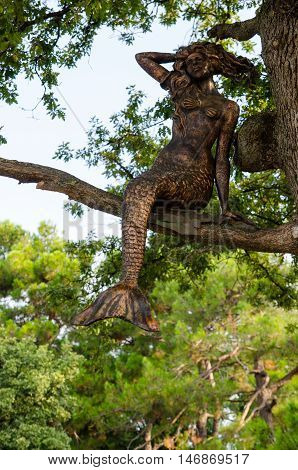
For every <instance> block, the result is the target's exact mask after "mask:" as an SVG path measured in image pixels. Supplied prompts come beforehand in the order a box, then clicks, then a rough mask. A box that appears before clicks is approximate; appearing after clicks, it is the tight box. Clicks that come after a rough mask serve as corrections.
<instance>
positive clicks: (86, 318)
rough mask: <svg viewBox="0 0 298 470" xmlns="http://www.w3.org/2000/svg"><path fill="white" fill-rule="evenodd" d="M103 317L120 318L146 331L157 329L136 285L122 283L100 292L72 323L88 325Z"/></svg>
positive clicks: (146, 302) (146, 303)
mask: <svg viewBox="0 0 298 470" xmlns="http://www.w3.org/2000/svg"><path fill="white" fill-rule="evenodd" d="M105 318H121V319H122V320H126V321H128V322H130V323H133V324H134V325H136V326H138V327H139V328H142V329H143V330H146V331H152V332H153V331H154V332H157V331H159V327H158V323H157V322H156V320H154V318H153V317H152V316H151V312H150V306H149V302H148V300H147V299H146V297H145V296H144V294H143V293H142V292H141V290H140V289H139V288H138V287H128V286H126V285H124V284H122V283H119V284H116V285H115V286H113V287H110V288H109V289H107V290H106V291H104V292H102V293H101V294H100V295H99V296H98V297H97V299H96V300H95V302H94V303H93V304H92V305H90V306H89V307H88V308H86V310H84V311H83V312H81V313H79V314H78V315H76V316H75V318H74V319H73V321H72V323H73V324H74V325H84V326H88V325H91V324H92V323H94V322H96V321H98V320H104V319H105Z"/></svg>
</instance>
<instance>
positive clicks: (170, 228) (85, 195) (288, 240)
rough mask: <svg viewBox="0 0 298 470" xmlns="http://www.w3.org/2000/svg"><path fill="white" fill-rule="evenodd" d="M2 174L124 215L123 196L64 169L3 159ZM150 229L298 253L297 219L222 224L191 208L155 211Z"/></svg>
mask: <svg viewBox="0 0 298 470" xmlns="http://www.w3.org/2000/svg"><path fill="white" fill-rule="evenodd" d="M0 176H6V177H8V178H13V179H16V180H18V181H19V182H20V183H37V184H36V188H37V189H42V190H47V191H54V192H58V193H62V194H65V195H67V196H68V197H69V198H70V199H72V200H74V201H78V202H80V203H82V204H85V205H86V206H88V207H90V208H92V209H96V210H99V211H103V212H106V213H108V214H112V215H115V216H117V217H120V216H121V205H122V200H121V198H120V197H118V196H116V195H114V194H111V193H108V192H106V191H103V190H102V189H99V188H96V187H95V186H92V185H91V184H89V183H86V182H85V181H82V180H80V179H79V178H76V177H75V176H72V175H70V174H69V173H66V172H64V171H61V170H56V169H54V168H50V167H46V166H43V165H37V164H33V163H25V162H18V161H15V160H6V159H4V158H0ZM149 228H150V229H151V230H154V231H156V232H159V233H164V234H168V235H175V236H180V237H182V238H183V239H185V240H187V241H192V242H199V243H201V244H202V245H204V246H210V247H212V246H227V247H229V248H233V249H235V248H243V249H245V250H252V251H260V252H267V253H292V254H298V225H297V223H295V222H291V223H287V224H284V225H280V226H279V227H276V228H273V229H258V228H256V227H254V226H252V225H250V224H248V223H247V224H246V223H244V222H233V223H229V224H226V225H219V224H218V217H216V216H211V215H208V214H204V213H203V214H200V213H198V212H197V211H191V210H189V211H180V212H177V211H176V212H163V213H160V212H159V213H157V214H156V213H153V214H152V215H151V217H150V221H149Z"/></svg>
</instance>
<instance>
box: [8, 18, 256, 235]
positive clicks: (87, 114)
mask: <svg viewBox="0 0 298 470" xmlns="http://www.w3.org/2000/svg"><path fill="white" fill-rule="evenodd" d="M245 16H246V17H247V15H245ZM250 16H251V15H250ZM190 32H191V25H190V23H186V22H182V21H181V22H179V24H177V25H175V26H174V27H171V28H164V27H161V26H159V25H156V26H155V27H154V28H153V31H152V32H151V33H147V34H146V35H140V36H139V37H138V38H137V39H136V40H135V42H134V44H133V45H132V46H127V45H126V44H125V43H123V42H121V41H119V40H118V39H117V35H116V33H113V32H111V30H109V29H108V28H102V30H101V32H100V33H99V34H98V36H97V37H96V39H95V42H94V46H93V48H92V53H91V56H90V57H88V58H84V59H82V60H81V61H80V62H79V63H78V65H77V67H76V68H74V69H70V70H64V71H62V73H61V75H60V85H59V90H60V92H61V93H62V95H63V96H64V98H65V99H66V101H67V103H68V105H69V106H67V105H66V104H65V103H64V102H63V100H62V99H61V97H60V96H59V93H57V97H58V98H60V99H61V103H62V104H63V105H64V107H66V110H67V114H66V120H65V121H61V120H58V119H55V120H51V119H50V117H49V116H48V115H47V114H46V112H45V111H44V109H43V108H42V106H39V107H38V109H37V110H35V111H34V116H32V112H31V111H24V110H23V109H21V108H27V109H32V108H33V107H34V105H35V104H36V102H37V101H38V98H39V97H40V96H41V89H40V86H39V83H38V82H37V81H34V82H31V83H30V84H28V83H25V81H24V80H22V79H20V80H19V85H20V86H19V91H20V102H19V104H18V105H17V106H15V105H14V106H8V105H5V104H3V103H2V104H1V106H0V109H1V116H2V119H1V124H2V125H4V128H3V129H2V133H3V134H4V135H5V137H6V138H7V140H8V144H7V145H4V146H1V149H0V156H1V157H3V158H8V159H14V160H19V161H27V162H32V163H39V164H41V165H46V166H52V167H54V168H58V169H61V170H64V171H67V172H69V173H71V174H73V175H75V176H77V177H79V178H81V179H82V180H85V181H88V182H89V183H91V184H93V185H95V186H98V187H101V188H104V187H105V185H106V183H107V182H106V181H105V178H104V177H103V176H102V175H101V172H102V169H101V168H100V167H98V168H94V167H93V168H91V169H88V168H87V166H86V165H85V164H84V162H80V161H74V162H69V163H63V162H58V161H56V160H53V159H52V157H53V155H54V153H55V150H56V149H57V147H58V146H59V144H61V143H62V142H63V141H69V142H70V143H71V146H72V147H74V148H79V147H82V146H83V145H84V144H85V143H86V134H85V131H84V128H85V129H88V128H89V125H88V121H89V119H90V118H91V117H92V116H94V115H96V116H97V117H98V118H99V119H100V120H101V121H102V122H103V123H104V124H107V123H108V119H109V117H110V115H111V114H113V113H115V112H117V111H119V110H120V109H122V108H123V107H124V106H125V105H126V103H127V92H126V87H127V86H128V85H132V84H135V85H136V87H137V88H138V89H141V90H143V91H144V92H145V93H146V95H147V97H148V105H150V104H153V103H154V102H155V101H156V100H157V98H159V97H163V96H164V93H165V92H164V91H163V90H162V89H161V88H160V86H159V85H158V83H157V82H155V81H154V80H153V79H152V78H151V77H150V76H149V75H147V74H146V73H145V72H144V71H143V70H142V69H141V68H140V67H139V66H138V64H137V63H136V61H135V58H134V56H135V54H136V53H137V52H143V51H149V50H151V51H154V50H156V51H161V52H171V51H173V50H174V49H176V48H177V47H178V46H181V45H183V44H187V43H188V42H189V38H190ZM70 108H71V109H72V110H73V112H74V114H75V115H76V116H77V119H78V120H79V121H80V123H79V122H78V120H77V119H76V118H75V116H74V115H73V113H72V112H71V110H70ZM0 183H1V185H0V201H1V203H0V204H1V205H0V221H2V220H5V219H9V220H11V221H12V222H14V223H18V224H20V225H21V226H22V227H23V228H25V229H27V230H30V231H32V232H33V231H36V229H37V227H38V225H39V223H40V221H42V220H46V221H51V222H52V223H54V224H55V225H56V227H57V229H58V232H59V234H60V235H62V232H63V212H64V211H63V203H64V201H66V200H67V198H66V196H63V195H61V194H56V193H53V192H47V191H41V190H36V189H35V185H34V184H21V185H18V183H17V181H15V180H12V179H9V178H3V177H0ZM67 217H70V216H67ZM87 218H88V217H87V214H86V216H85V217H84V218H83V220H82V221H81V222H80V228H79V230H80V231H78V228H76V227H72V228H70V231H69V235H70V237H71V238H72V239H77V238H78V237H85V236H86V235H87V232H88V220H87ZM92 219H93V221H92ZM90 224H91V225H90ZM91 226H92V227H91ZM64 228H66V229H67V227H66V225H65V222H64ZM90 228H92V229H93V230H95V233H97V234H98V235H101V234H102V233H105V234H111V233H113V234H118V235H120V228H119V219H117V218H115V217H112V216H108V215H106V214H98V213H95V212H94V211H92V212H91V213H90V214H89V229H90Z"/></svg>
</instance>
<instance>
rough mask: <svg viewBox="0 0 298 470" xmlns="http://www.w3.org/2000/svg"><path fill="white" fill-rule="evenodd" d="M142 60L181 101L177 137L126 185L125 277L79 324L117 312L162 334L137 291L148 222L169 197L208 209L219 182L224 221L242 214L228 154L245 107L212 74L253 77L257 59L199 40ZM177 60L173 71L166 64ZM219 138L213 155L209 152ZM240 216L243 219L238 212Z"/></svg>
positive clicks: (140, 57) (142, 56) (177, 108)
mask: <svg viewBox="0 0 298 470" xmlns="http://www.w3.org/2000/svg"><path fill="white" fill-rule="evenodd" d="M136 60H137V62H138V63H139V65H140V66H141V67H142V68H143V69H144V70H145V71H146V72H147V73H148V74H149V75H151V76H152V77H153V78H154V79H155V80H157V81H158V82H159V83H160V85H161V87H162V88H163V89H165V90H167V91H168V92H169V93H170V96H171V99H172V100H173V102H174V104H175V112H174V116H173V129H172V139H171V141H170V142H169V143H168V145H166V147H164V149H163V150H161V152H160V153H159V155H158V157H157V158H156V160H155V162H154V164H153V166H152V168H151V169H150V170H148V171H146V172H145V173H143V174H142V175H140V176H138V177H137V178H135V179H133V180H132V181H131V182H130V183H129V184H128V186H127V188H126V191H125V196H124V202H123V206H122V245H123V267H122V275H121V279H120V282H119V283H118V284H116V285H115V286H113V287H111V288H109V289H107V290H106V291H104V292H102V293H101V294H100V295H99V297H98V298H97V299H96V300H95V302H94V303H93V304H92V305H90V306H89V307H88V308H87V309H86V310H84V311H83V312H81V313H80V314H78V315H77V316H76V317H75V319H74V321H73V323H74V324H75V325H90V324H91V323H94V322H96V321H98V320H102V319H105V318H111V317H118V318H122V319H123V320H126V321H129V322H131V323H133V324H134V325H136V326H138V327H140V328H142V329H144V330H147V331H158V329H159V327H158V323H157V322H156V320H155V319H154V318H153V317H152V315H151V313H150V305H149V302H148V301H147V299H146V297H145V296H144V295H143V293H142V292H141V290H140V289H139V288H138V276H139V272H140V269H141V267H142V264H143V259H144V250H145V242H146V233H147V224H148V219H149V216H150V213H151V211H152V209H153V208H154V205H155V204H157V202H158V204H159V205H160V204H161V203H162V202H164V203H165V204H167V203H169V201H175V203H177V202H179V203H181V205H184V206H187V207H189V206H190V205H191V207H192V208H195V209H202V208H204V207H205V206H206V205H207V204H208V202H209V201H210V198H211V195H212V190H213V184H214V181H215V183H216V188H217V192H218V196H219V200H220V206H221V219H222V220H229V219H236V220H237V219H239V217H240V216H239V215H236V214H234V213H232V212H231V211H230V210H229V206H228V194H229V177H230V164H229V151H230V147H231V142H232V138H233V135H234V130H235V126H236V123H237V120H238V115H239V106H238V105H237V104H236V103H235V102H234V101H231V100H228V99H226V98H224V97H223V96H222V95H221V94H220V93H219V92H218V91H217V89H216V87H215V84H214V81H213V75H219V74H220V75H224V76H225V77H230V78H234V79H236V80H238V79H239V78H240V79H241V78H243V77H245V76H246V77H248V78H249V77H250V76H251V74H252V73H253V72H254V66H253V64H252V63H251V62H250V61H249V60H248V59H246V58H243V57H236V56H234V55H233V54H230V53H229V52H227V51H225V50H224V49H223V47H222V46H220V45H218V44H214V43H209V42H198V43H195V44H192V45H190V46H188V47H182V48H180V49H179V50H178V51H177V53H175V54H170V53H159V52H144V53H140V54H137V55H136ZM169 62H173V63H174V66H173V70H172V71H169V70H167V69H166V68H164V67H163V66H162V65H160V64H164V63H169ZM216 141H217V148H216V155H215V158H214V157H213V155H212V153H211V149H212V146H213V144H214V143H215V142H216ZM240 218H241V217H240Z"/></svg>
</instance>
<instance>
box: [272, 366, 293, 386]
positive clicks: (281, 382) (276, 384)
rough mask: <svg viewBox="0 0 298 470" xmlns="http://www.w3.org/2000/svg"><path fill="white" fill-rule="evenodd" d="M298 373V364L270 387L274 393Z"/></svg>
mask: <svg viewBox="0 0 298 470" xmlns="http://www.w3.org/2000/svg"><path fill="white" fill-rule="evenodd" d="M297 374H298V366H297V367H295V368H294V369H292V370H290V372H288V374H286V375H285V376H284V377H282V378H281V379H279V380H278V381H277V382H275V383H274V384H272V385H271V387H270V388H271V390H272V392H274V393H275V392H277V390H279V389H280V388H281V387H283V386H284V385H285V384H286V383H287V382H288V381H289V380H291V379H292V377H294V376H295V375H297Z"/></svg>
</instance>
